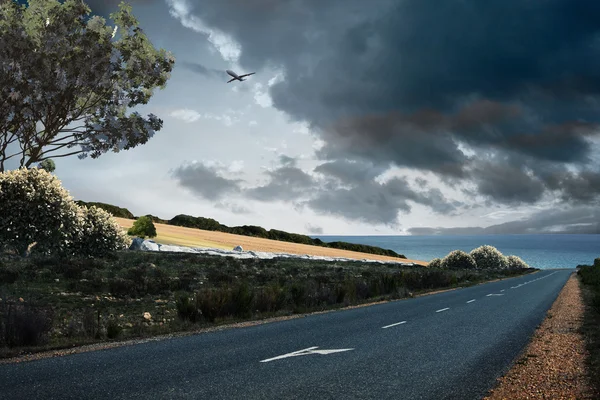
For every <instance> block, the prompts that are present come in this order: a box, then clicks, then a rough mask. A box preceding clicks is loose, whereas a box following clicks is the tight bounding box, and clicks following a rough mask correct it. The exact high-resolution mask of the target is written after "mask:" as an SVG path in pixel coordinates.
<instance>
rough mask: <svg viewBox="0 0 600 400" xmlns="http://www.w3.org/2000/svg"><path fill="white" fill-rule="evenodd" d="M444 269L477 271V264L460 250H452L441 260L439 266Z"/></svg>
mask: <svg viewBox="0 0 600 400" xmlns="http://www.w3.org/2000/svg"><path fill="white" fill-rule="evenodd" d="M440 266H441V267H442V268H444V269H472V270H474V269H477V264H476V263H475V260H474V259H473V257H472V256H471V255H470V254H467V253H466V252H464V251H462V250H454V251H451V252H450V253H448V255H446V257H444V258H443V259H442V262H441V265H440Z"/></svg>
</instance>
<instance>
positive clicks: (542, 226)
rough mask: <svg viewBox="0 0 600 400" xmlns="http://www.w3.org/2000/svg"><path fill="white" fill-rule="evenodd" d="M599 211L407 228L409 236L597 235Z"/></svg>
mask: <svg viewBox="0 0 600 400" xmlns="http://www.w3.org/2000/svg"><path fill="white" fill-rule="evenodd" d="M599 210H600V209H599V208H598V205H596V206H594V207H590V206H582V207H574V208H566V209H549V210H543V211H539V212H537V213H535V214H533V215H531V216H530V217H529V218H526V219H522V220H518V221H511V222H506V223H503V224H497V225H491V226H488V227H485V228H483V227H465V228H411V229H409V233H410V234H412V235H479V234H527V233H550V232H552V233H582V234H586V233H588V234H600V211H599Z"/></svg>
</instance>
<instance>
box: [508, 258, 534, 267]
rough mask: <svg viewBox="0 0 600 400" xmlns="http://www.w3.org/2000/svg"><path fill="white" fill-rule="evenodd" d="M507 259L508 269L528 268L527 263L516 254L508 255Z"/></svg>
mask: <svg viewBox="0 0 600 400" xmlns="http://www.w3.org/2000/svg"><path fill="white" fill-rule="evenodd" d="M506 260H507V268H509V269H521V268H530V267H529V265H528V264H527V263H526V262H525V261H523V260H522V259H521V257H518V256H508V257H506Z"/></svg>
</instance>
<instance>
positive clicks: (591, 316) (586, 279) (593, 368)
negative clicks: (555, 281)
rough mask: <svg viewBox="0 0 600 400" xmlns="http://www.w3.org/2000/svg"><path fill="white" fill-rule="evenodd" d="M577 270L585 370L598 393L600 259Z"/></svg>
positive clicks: (599, 363)
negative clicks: (581, 299) (579, 281)
mask: <svg viewBox="0 0 600 400" xmlns="http://www.w3.org/2000/svg"><path fill="white" fill-rule="evenodd" d="M578 268H579V271H578V272H577V274H578V275H579V278H580V280H581V283H582V284H583V287H582V289H583V290H582V293H583V300H584V302H585V305H586V307H585V315H584V322H583V327H582V333H583V335H584V336H585V339H586V346H587V350H588V353H589V357H588V359H587V361H586V362H587V369H588V373H589V378H590V382H592V384H594V385H595V389H596V390H597V391H600V258H596V259H595V260H594V265H587V266H579V267H578Z"/></svg>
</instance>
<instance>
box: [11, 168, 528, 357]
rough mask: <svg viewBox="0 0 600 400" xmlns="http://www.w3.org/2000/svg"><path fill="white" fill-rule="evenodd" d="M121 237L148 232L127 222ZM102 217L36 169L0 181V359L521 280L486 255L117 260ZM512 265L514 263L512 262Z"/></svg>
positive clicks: (119, 252)
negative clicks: (427, 260)
mask: <svg viewBox="0 0 600 400" xmlns="http://www.w3.org/2000/svg"><path fill="white" fill-rule="evenodd" d="M129 233H130V234H131V235H136V236H152V235H155V234H156V231H155V229H154V224H153V222H152V220H151V219H150V218H139V219H138V220H137V221H136V223H135V224H134V226H133V227H132V228H131V230H130V231H129ZM130 242H131V238H129V236H128V235H126V234H125V232H124V230H123V228H121V227H120V226H119V225H118V224H117V223H116V221H115V220H114V217H112V216H111V215H110V214H109V213H107V212H106V211H104V210H102V209H100V208H97V207H95V206H89V207H88V206H80V205H77V204H76V203H75V202H74V201H73V200H72V198H71V196H70V195H69V193H68V191H67V190H65V189H64V188H63V187H62V185H61V183H60V181H59V180H58V178H57V177H56V176H55V175H53V174H51V173H50V172H48V171H46V170H45V169H42V168H32V169H27V168H20V169H18V170H13V171H7V172H3V173H0V248H1V249H2V255H1V257H0V299H1V300H0V348H1V349H2V350H1V351H0V354H1V355H3V356H5V357H6V356H10V355H15V354H19V353H21V352H25V351H27V352H29V351H38V350H43V349H49V348H60V347H64V346H72V345H76V344H83V343H91V342H98V341H106V340H115V339H120V338H136V337H144V336H148V335H150V336H151V335H156V334H163V333H172V332H177V331H185V330H190V329H192V330H193V329H197V328H199V327H203V326H210V325H214V324H222V323H227V322H234V321H244V320H251V319H260V318H265V317H271V316H282V315H291V314H295V313H306V312H313V311H321V310H327V309H333V308H339V307H343V306H349V305H356V304H361V303H368V302H374V301H380V300H395V299H402V298H407V297H412V296H414V295H415V294H418V293H425V292H428V291H435V290H440V289H448V288H454V287H457V286H468V285H473V284H476V283H479V282H485V281H488V280H492V279H498V278H504V277H508V276H514V275H518V274H523V273H527V272H531V271H533V269H532V268H529V267H528V266H527V264H525V263H524V262H522V261H521V260H520V259H518V258H514V257H513V258H512V259H513V262H512V263H509V262H508V259H509V258H507V257H505V256H504V255H502V254H501V253H500V252H499V251H498V250H497V249H495V248H494V247H492V246H482V247H480V248H477V249H474V250H473V251H472V252H471V253H470V254H467V253H465V252H463V251H460V250H456V251H453V252H451V253H450V254H448V255H447V256H446V257H444V258H443V259H441V260H439V261H438V260H435V261H434V262H432V264H431V265H430V266H429V267H423V266H418V267H415V266H411V267H408V266H404V265H401V264H398V263H368V262H360V261H350V262H328V261H317V260H298V259H286V258H282V259H272V260H261V259H236V258H233V257H222V256H207V255H200V254H189V253H168V252H167V253H165V252H160V253H158V252H141V251H133V250H126V249H127V246H128V245H129V243H130ZM515 260H516V261H515Z"/></svg>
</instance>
